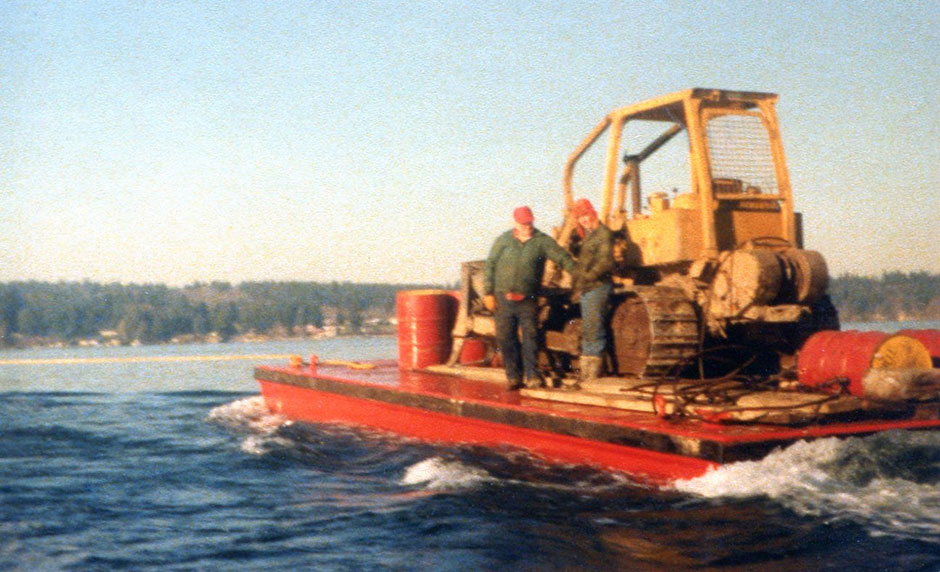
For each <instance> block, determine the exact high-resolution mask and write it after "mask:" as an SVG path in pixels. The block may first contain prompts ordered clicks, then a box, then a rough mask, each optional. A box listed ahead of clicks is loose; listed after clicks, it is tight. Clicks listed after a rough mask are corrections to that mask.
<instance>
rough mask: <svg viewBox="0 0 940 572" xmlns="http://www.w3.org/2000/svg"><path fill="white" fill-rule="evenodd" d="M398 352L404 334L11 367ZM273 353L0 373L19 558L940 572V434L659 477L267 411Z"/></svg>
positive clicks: (152, 565) (48, 563)
mask: <svg viewBox="0 0 940 572" xmlns="http://www.w3.org/2000/svg"><path fill="white" fill-rule="evenodd" d="M211 353H215V354H224V353H229V354H274V353H300V354H303V355H307V354H309V353H319V354H320V355H321V357H324V358H326V359H341V358H344V359H345V358H350V359H366V358H376V357H391V356H394V355H395V349H394V340H393V339H391V338H370V339H347V340H331V341H324V342H316V343H296V342H294V343H289V342H278V343H270V344H251V345H247V344H246V345H222V346H185V347H168V346H166V347H151V348H113V349H93V350H88V349H83V350H79V349H72V350H42V351H39V350H36V351H29V352H4V353H0V359H3V358H36V357H53V358H58V357H63V356H66V357H76V356H78V357H81V356H89V357H90V356H131V355H170V354H177V355H203V354H211ZM253 365H254V363H253V362H250V361H246V362H239V361H226V362H199V361H193V362H179V363H177V362H172V363H165V362H161V363H151V362H143V363H125V362H121V363H116V364H93V365H88V364H85V365H82V364H74V365H35V364H34V365H0V389H2V390H3V391H4V393H3V394H2V399H0V570H259V569H268V568H272V569H273V568H283V569H292V570H683V569H690V568H691V569H701V570H757V569H759V570H780V571H784V570H787V571H789V570H840V571H842V570H892V571H893V570H928V571H936V570H940V434H938V433H888V434H883V435H877V436H873V437H868V438H864V439H849V440H845V441H838V440H834V439H826V440H821V441H816V442H813V443H804V444H798V445H795V446H793V447H790V448H788V449H786V450H782V451H778V452H776V453H774V454H772V455H771V456H769V457H768V458H766V459H765V460H763V461H761V462H757V463H738V464H733V465H729V466H726V467H724V468H722V469H720V470H718V471H715V472H712V473H710V474H708V475H706V476H704V477H701V478H698V479H693V480H691V481H684V482H680V483H677V484H676V485H675V486H673V487H669V488H664V489H656V488H649V487H647V486H643V485H640V484H637V483H635V482H632V481H631V480H630V479H629V478H627V477H626V476H623V475H619V474H615V473H609V472H603V471H598V470H594V469H591V468H588V467H575V466H557V465H549V464H545V463H542V462H540V461H539V460H537V459H534V458H532V457H529V456H528V455H526V454H524V453H520V452H518V451H508V450H507V451H493V450H487V449H481V448H477V447H440V446H434V445H429V444H425V443H420V442H416V441H412V440H406V439H402V438H400V437H396V436H393V435H388V434H378V433H375V432H370V431H367V430H362V429H356V428H350V427H340V426H311V425H305V424H293V423H290V422H288V421H286V420H285V419H283V418H281V417H278V416H276V415H272V414H270V413H268V412H267V411H266V410H265V409H264V406H263V402H262V400H261V398H260V397H259V396H258V391H257V387H256V385H255V383H254V380H253V379H252V375H251V368H252V366H253Z"/></svg>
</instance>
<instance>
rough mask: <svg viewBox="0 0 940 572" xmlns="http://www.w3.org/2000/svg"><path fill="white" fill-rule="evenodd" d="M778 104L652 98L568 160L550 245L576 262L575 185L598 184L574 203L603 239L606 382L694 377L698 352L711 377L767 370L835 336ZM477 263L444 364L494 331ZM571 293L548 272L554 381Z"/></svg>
mask: <svg viewBox="0 0 940 572" xmlns="http://www.w3.org/2000/svg"><path fill="white" fill-rule="evenodd" d="M776 101H777V95H775V94H771V93H757V92H742V91H727V90H718V89H701V88H695V89H689V90H685V91H681V92H677V93H673V94H669V95H665V96H661V97H657V98H654V99H650V100H647V101H643V102H640V103H636V104H634V105H630V106H627V107H623V108H621V109H617V110H614V111H612V112H611V113H609V114H608V115H607V116H606V117H604V118H603V120H602V121H601V122H600V123H598V124H597V126H595V127H594V129H593V130H592V131H591V132H590V133H589V134H588V136H587V137H586V138H585V139H584V141H583V142H582V143H581V144H580V145H578V146H577V148H576V149H575V150H574V152H573V153H572V154H571V155H570V156H569V158H568V160H567V162H566V164H565V169H564V179H563V198H564V207H563V214H564V219H563V221H562V224H561V225H560V226H558V227H556V228H554V229H553V236H554V238H555V239H556V240H557V241H558V243H559V244H560V245H562V246H563V247H564V248H565V249H567V250H568V251H569V252H571V253H572V255H574V256H575V257H576V256H577V254H578V250H579V246H580V245H579V236H578V233H576V232H573V231H574V230H575V228H576V225H577V221H576V219H575V217H574V215H573V214H572V207H573V206H574V202H575V200H576V197H575V193H574V190H573V186H574V184H575V180H577V181H578V182H579V184H580V183H581V181H582V180H583V179H587V180H588V181H590V183H589V184H591V185H592V187H593V186H594V185H599V186H600V196H599V197H597V196H596V192H597V191H594V192H593V193H579V194H580V195H581V196H587V198H589V199H591V200H592V202H594V204H595V205H598V207H599V208H598V215H599V217H600V220H601V221H602V222H603V223H604V224H606V225H607V226H608V227H609V228H610V229H611V230H612V231H613V232H614V236H615V242H614V256H615V261H616V271H615V276H614V282H615V288H614V295H613V296H612V297H611V306H610V311H609V320H608V326H609V336H608V339H609V340H610V342H609V348H608V350H607V352H606V360H607V365H606V369H607V371H608V372H609V374H612V375H621V376H634V377H644V378H653V377H664V376H668V375H679V373H680V372H681V371H683V370H686V371H688V369H689V368H690V367H693V366H697V368H698V370H699V373H700V374H701V373H702V372H703V371H704V369H703V360H702V359H701V358H702V356H705V355H708V354H709V353H710V352H712V355H714V356H721V357H720V359H717V360H716V363H719V362H720V363H719V365H714V364H712V365H711V366H710V367H712V368H718V369H721V368H722V367H729V368H743V367H753V368H759V369H761V371H762V372H763V373H772V372H773V371H774V370H777V371H779V369H780V368H785V367H787V366H788V365H789V363H790V362H791V361H792V357H793V355H794V353H795V352H796V350H798V349H799V346H800V344H801V343H802V342H803V341H804V340H805V339H806V338H807V337H808V336H809V335H810V334H812V333H813V332H815V331H818V330H822V329H838V328H839V323H838V316H837V314H836V311H835V308H834V307H833V305H832V303H831V302H830V300H829V297H828V296H827V293H826V290H827V287H828V282H829V274H828V270H827V267H826V262H825V260H824V258H823V256H822V255H821V254H819V253H818V252H816V251H813V250H806V249H804V248H803V233H802V219H801V216H800V213H798V212H796V211H795V210H794V206H793V195H792V192H791V189H790V180H789V177H788V174H787V168H786V162H785V158H784V152H783V145H782V142H781V137H780V129H779V126H778V123H777V116H776V111H775V105H776ZM605 135H606V146H602V145H600V144H599V142H601V141H602V140H604V139H605ZM641 174H642V177H641ZM592 177H596V178H599V179H600V180H599V181H596V179H592ZM592 194H593V195H594V196H592ZM483 264H484V263H483V262H481V261H476V262H468V263H464V264H463V267H462V273H461V274H462V276H461V278H462V281H461V297H460V298H461V302H460V308H459V311H458V315H457V320H456V324H455V328H454V341H455V343H454V346H453V352H452V355H451V360H450V361H451V362H452V363H455V362H456V361H457V360H458V359H459V355H460V349H461V347H462V342H463V341H464V340H465V339H467V338H470V337H478V338H480V337H481V338H484V339H487V340H492V339H493V336H494V334H495V326H494V321H493V317H492V315H490V314H489V312H487V311H486V309H485V308H484V307H483V305H482V300H481V298H482V294H483V292H482V289H483ZM570 284H571V280H570V277H569V276H567V275H566V273H564V272H562V271H561V270H560V269H557V268H554V267H553V266H552V265H551V264H549V265H547V267H546V271H545V276H544V279H543V287H542V291H541V293H540V298H539V302H540V306H541V313H540V335H541V347H542V348H543V353H542V356H543V358H544V362H545V364H546V365H547V366H550V367H551V369H552V370H553V371H554V372H555V373H557V374H558V375H565V372H566V371H568V370H571V369H573V368H576V367H577V363H578V355H579V352H580V347H579V345H580V313H579V308H578V304H577V302H576V300H575V299H574V297H573V296H572V291H571V289H570ZM491 347H493V348H494V349H495V346H491ZM757 356H759V357H757ZM721 364H724V365H721Z"/></svg>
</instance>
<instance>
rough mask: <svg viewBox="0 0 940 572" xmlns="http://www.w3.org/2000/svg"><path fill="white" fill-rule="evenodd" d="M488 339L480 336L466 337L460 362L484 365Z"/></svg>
mask: <svg viewBox="0 0 940 572" xmlns="http://www.w3.org/2000/svg"><path fill="white" fill-rule="evenodd" d="M486 350H487V345H486V341H484V340H481V339H480V338H466V339H464V341H463V348H461V350H460V363H462V364H468V365H483V360H485V359H486Z"/></svg>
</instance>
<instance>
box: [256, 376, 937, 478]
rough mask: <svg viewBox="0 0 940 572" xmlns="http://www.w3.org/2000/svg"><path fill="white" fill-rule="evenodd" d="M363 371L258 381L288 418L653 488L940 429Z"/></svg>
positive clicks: (921, 423)
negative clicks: (738, 465) (851, 443)
mask: <svg viewBox="0 0 940 572" xmlns="http://www.w3.org/2000/svg"><path fill="white" fill-rule="evenodd" d="M368 365H369V367H367V368H366V367H363V368H358V367H350V366H348V365H343V364H336V365H323V364H318V365H314V366H307V365H306V364H304V365H302V366H292V367H270V366H262V367H258V368H256V369H255V378H256V379H257V380H258V382H259V384H260V386H261V393H262V395H263V396H264V399H265V402H266V404H267V406H268V408H269V409H270V410H271V411H272V412H275V413H280V414H283V415H284V416H286V417H287V418H289V419H292V420H296V421H303V422H313V423H345V424H354V425H361V426H366V427H371V428H375V429H380V430H385V431H390V432H394V433H397V434H401V435H406V436H410V437H415V438H418V439H421V440H425V441H430V442H439V443H451V444H453V443H471V444H478V445H484V446H491V447H507V446H508V447H518V448H521V449H525V450H527V451H530V452H532V453H535V454H537V455H540V456H543V457H545V458H546V459H549V460H552V461H556V462H564V463H575V464H586V465H594V466H599V467H603V468H606V469H613V470H617V471H622V472H625V473H629V474H631V475H634V476H637V477H641V478H643V479H645V480H648V481H650V482H653V483H667V482H670V481H674V480H678V479H687V478H692V477H696V476H700V475H703V474H705V473H706V472H707V471H708V470H709V469H710V468H713V467H717V466H719V465H721V464H724V463H730V462H735V461H745V460H758V459H760V458H762V457H764V456H765V455H767V454H768V453H769V452H770V451H772V450H773V449H775V448H777V447H781V446H786V445H788V444H790V443H794V442H796V441H799V440H804V439H817V438H822V437H847V436H862V435H867V434H872V433H876V432H880V431H888V430H894V429H902V430H917V429H940V419H937V418H936V416H933V415H932V416H931V418H929V419H914V418H909V417H908V418H903V419H901V418H897V419H876V420H871V419H869V420H855V421H844V420H843V421H830V422H827V423H824V424H811V425H805V426H800V427H793V426H781V425H770V424H761V423H747V424H727V423H713V422H709V421H705V420H702V419H695V418H687V417H677V418H669V417H663V416H659V415H656V414H655V413H649V412H642V411H631V410H625V409H617V408H610V407H602V406H596V405H584V404H577V403H565V402H558V401H552V400H546V399H537V398H533V397H531V396H528V395H526V394H527V393H529V392H527V391H523V392H521V393H520V392H511V391H507V390H505V389H504V387H503V386H504V384H502V383H498V382H494V381H483V380H479V379H470V378H468V377H465V376H460V375H452V374H443V373H436V372H431V371H428V370H401V369H399V368H398V364H397V362H395V361H381V362H371V363H370V364H368Z"/></svg>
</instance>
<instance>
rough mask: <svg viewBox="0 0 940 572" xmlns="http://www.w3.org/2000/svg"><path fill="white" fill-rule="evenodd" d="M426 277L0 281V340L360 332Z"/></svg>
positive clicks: (0, 342)
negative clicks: (182, 282) (383, 280)
mask: <svg viewBox="0 0 940 572" xmlns="http://www.w3.org/2000/svg"><path fill="white" fill-rule="evenodd" d="M433 287H434V286H433V285H428V284H405V285H391V284H354V283H348V282H342V283H341V282H330V283H316V282H244V283H241V284H238V285H232V284H230V283H227V282H211V283H195V284H191V285H189V286H185V287H182V288H176V287H169V286H166V285H162V284H142V285H137V284H130V285H125V284H117V283H112V284H100V283H94V282H57V283H50V282H9V283H0V345H6V346H11V345H34V344H37V343H49V342H64V343H74V342H75V341H77V340H86V339H102V338H106V339H107V340H108V341H111V342H115V343H121V344H130V343H135V342H140V343H145V344H151V343H163V342H168V341H171V340H183V341H191V340H199V339H207V338H212V339H218V340H220V341H227V340H230V339H232V338H233V337H236V336H243V335H251V334H259V335H269V336H270V335H273V336H281V337H284V336H298V335H310V334H313V333H316V332H318V331H320V330H321V329H322V328H324V327H331V328H333V330H334V332H337V333H341V334H357V333H362V332H363V331H364V330H365V329H366V327H367V326H368V325H369V324H372V323H376V322H382V321H385V322H386V323H387V321H388V318H390V317H391V316H393V315H394V313H395V294H396V292H397V291H398V290H406V289H407V290H410V289H422V288H433Z"/></svg>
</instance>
